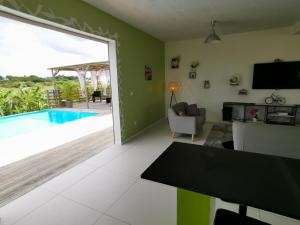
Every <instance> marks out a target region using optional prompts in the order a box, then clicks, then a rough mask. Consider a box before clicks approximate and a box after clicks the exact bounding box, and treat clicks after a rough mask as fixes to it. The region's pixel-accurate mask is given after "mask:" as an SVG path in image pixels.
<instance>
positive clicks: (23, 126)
mask: <svg viewBox="0 0 300 225" xmlns="http://www.w3.org/2000/svg"><path fill="white" fill-rule="evenodd" d="M95 115H97V113H91V112H73V111H64V110H42V111H37V112H31V113H25V114H17V115H12V116H6V117H2V118H0V140H3V139H8V138H11V137H15V136H18V135H22V134H26V133H28V132H33V131H40V130H41V131H42V130H43V129H45V128H48V127H53V126H57V125H60V124H64V123H68V122H71V121H75V120H79V119H82V118H86V117H90V116H95Z"/></svg>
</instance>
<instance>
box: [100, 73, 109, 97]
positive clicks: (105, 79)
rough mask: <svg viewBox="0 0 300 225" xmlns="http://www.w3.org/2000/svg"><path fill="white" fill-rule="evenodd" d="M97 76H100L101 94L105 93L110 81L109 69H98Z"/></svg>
mask: <svg viewBox="0 0 300 225" xmlns="http://www.w3.org/2000/svg"><path fill="white" fill-rule="evenodd" d="M98 76H99V77H100V82H101V86H102V92H103V95H106V88H107V86H108V84H109V83H110V77H109V71H108V70H99V71H98Z"/></svg>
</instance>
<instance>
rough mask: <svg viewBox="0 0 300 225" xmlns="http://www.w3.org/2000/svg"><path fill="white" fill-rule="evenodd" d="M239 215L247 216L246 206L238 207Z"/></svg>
mask: <svg viewBox="0 0 300 225" xmlns="http://www.w3.org/2000/svg"><path fill="white" fill-rule="evenodd" d="M239 214H240V215H241V216H247V206H245V205H239Z"/></svg>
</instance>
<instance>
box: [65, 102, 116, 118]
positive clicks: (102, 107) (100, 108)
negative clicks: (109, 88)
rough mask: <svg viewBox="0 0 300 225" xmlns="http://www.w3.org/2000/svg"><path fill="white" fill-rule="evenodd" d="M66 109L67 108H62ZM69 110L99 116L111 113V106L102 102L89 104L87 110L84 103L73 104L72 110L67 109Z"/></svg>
mask: <svg viewBox="0 0 300 225" xmlns="http://www.w3.org/2000/svg"><path fill="white" fill-rule="evenodd" d="M64 109H67V108H64ZM69 109H70V110H72V111H74V109H75V110H78V111H84V112H97V113H100V115H108V114H111V113H112V105H111V103H108V104H107V103H106V102H105V101H102V102H89V108H87V106H86V103H85V102H81V103H73V108H69Z"/></svg>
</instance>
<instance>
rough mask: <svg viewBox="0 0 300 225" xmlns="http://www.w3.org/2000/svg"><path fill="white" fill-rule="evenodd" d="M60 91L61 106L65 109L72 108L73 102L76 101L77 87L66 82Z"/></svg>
mask: <svg viewBox="0 0 300 225" xmlns="http://www.w3.org/2000/svg"><path fill="white" fill-rule="evenodd" d="M60 89H61V90H62V96H61V97H62V99H63V100H62V102H63V106H64V107H66V108H72V107H73V101H74V100H75V99H76V96H77V92H78V85H77V84H76V83H74V82H71V81H68V82H64V83H63V84H62V85H61V87H60Z"/></svg>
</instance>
